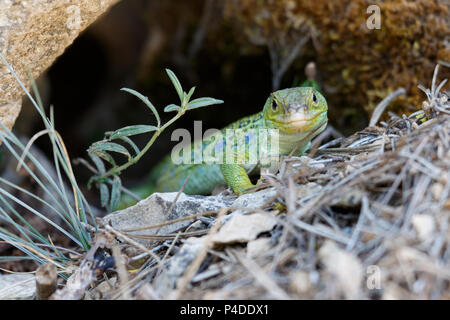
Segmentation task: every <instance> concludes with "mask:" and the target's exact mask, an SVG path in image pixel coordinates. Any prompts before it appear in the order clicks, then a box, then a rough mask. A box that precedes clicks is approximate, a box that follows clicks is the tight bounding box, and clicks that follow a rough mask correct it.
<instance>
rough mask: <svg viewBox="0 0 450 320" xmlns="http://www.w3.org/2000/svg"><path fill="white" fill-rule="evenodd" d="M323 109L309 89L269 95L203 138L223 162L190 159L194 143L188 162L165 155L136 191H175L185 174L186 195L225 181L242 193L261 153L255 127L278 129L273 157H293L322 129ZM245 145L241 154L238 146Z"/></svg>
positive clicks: (318, 97)
mask: <svg viewBox="0 0 450 320" xmlns="http://www.w3.org/2000/svg"><path fill="white" fill-rule="evenodd" d="M327 110H328V107H327V102H326V100H325V98H324V97H323V96H322V94H321V93H320V92H319V91H318V90H317V89H315V88H313V87H296V88H289V89H283V90H279V91H275V92H273V93H272V94H270V96H269V97H268V99H267V101H266V103H265V105H264V108H263V110H262V111H261V112H258V113H256V114H254V115H251V116H248V117H245V118H243V119H240V120H238V121H236V122H234V123H232V124H230V125H228V126H227V127H225V128H223V129H222V130H220V131H218V132H217V133H215V134H212V135H210V136H208V137H207V138H205V139H203V141H202V142H201V143H202V144H201V150H202V151H203V152H205V150H206V151H209V152H211V150H214V152H216V153H217V152H218V151H222V152H223V158H220V157H219V158H220V159H222V160H223V161H222V163H217V162H218V161H216V163H206V161H203V162H200V163H196V162H194V161H193V160H198V159H197V158H196V157H198V155H196V154H194V149H195V148H194V145H193V144H192V145H191V148H190V150H192V151H189V150H188V151H187V152H191V159H190V160H191V164H179V165H177V164H175V163H174V161H173V159H172V158H171V155H168V156H167V157H166V158H165V159H163V160H162V161H161V163H160V164H159V165H157V166H156V167H155V169H154V170H153V171H152V172H151V174H150V183H149V184H147V185H146V186H144V187H140V188H137V189H135V190H134V192H135V193H137V194H138V195H139V196H141V197H143V198H144V197H146V196H148V195H149V194H151V193H152V192H171V191H173V192H175V191H179V190H180V188H181V187H182V186H183V184H184V182H185V180H186V178H188V180H187V182H186V184H185V186H184V189H183V192H185V193H186V194H210V193H211V192H212V191H213V189H214V188H215V187H216V186H219V185H224V186H225V185H229V186H230V187H231V189H232V190H233V191H234V192H235V193H236V194H242V193H244V192H245V191H246V190H247V189H249V188H251V187H253V186H254V185H253V184H252V183H251V181H250V179H249V176H248V173H249V172H250V171H254V170H255V169H256V170H257V169H259V168H260V167H261V165H260V163H257V164H256V165H255V164H254V163H253V164H246V162H248V160H249V159H250V158H251V157H252V156H253V159H255V158H256V160H257V161H260V160H261V157H262V156H263V153H262V152H260V151H259V150H260V148H258V147H260V146H259V145H258V143H260V139H259V135H260V132H264V130H262V131H259V129H266V130H267V129H275V130H277V132H278V137H279V139H278V153H279V154H278V155H275V156H280V155H288V154H291V153H292V151H294V149H295V150H296V151H295V153H294V155H301V154H302V153H304V152H305V151H306V150H307V149H308V148H309V146H310V141H311V139H312V138H314V137H315V136H316V135H318V134H319V133H320V132H322V131H323V130H324V129H325V127H326V125H327ZM227 129H239V130H231V131H230V130H227ZM227 131H228V132H231V133H232V134H233V132H236V133H234V138H235V140H232V139H231V140H229V139H228V137H227V139H223V138H224V137H226V134H227ZM239 141H240V142H239ZM227 144H228V145H227ZM243 146H244V147H245V151H244V152H242V150H243V149H239V147H241V148H242V147H243ZM227 147H228V148H229V149H227ZM268 149H270V142H269V145H268ZM183 152H184V151H183ZM214 152H213V153H214ZM227 152H228V154H229V153H230V152H231V155H232V156H233V157H235V158H234V160H235V161H232V162H231V163H230V162H227V161H226V158H225V157H226V154H227ZM201 154H202V153H201ZM266 156H267V154H266ZM270 156H274V155H273V154H271V155H270ZM236 160H237V161H236ZM197 162H198V161H197ZM126 202H128V201H126ZM129 204H130V203H128V205H129Z"/></svg>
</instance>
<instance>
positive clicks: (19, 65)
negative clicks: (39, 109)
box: [0, 0, 118, 128]
mask: <svg viewBox="0 0 450 320" xmlns="http://www.w3.org/2000/svg"><path fill="white" fill-rule="evenodd" d="M116 2H118V0H101V1H100V0H98V1H92V0H71V1H67V0H54V1H39V0H30V1H11V0H4V1H0V53H1V54H2V55H3V56H4V57H5V59H6V61H7V62H8V63H9V64H10V65H11V66H12V68H13V69H14V71H15V73H16V74H17V76H18V77H19V79H20V80H21V81H23V82H24V84H25V86H26V87H27V88H29V87H30V82H29V81H28V78H29V76H28V74H27V68H28V69H29V70H31V73H32V75H33V78H34V79H37V78H38V77H39V75H40V74H41V73H42V72H43V71H45V70H46V69H47V68H48V67H49V66H50V65H51V64H52V63H53V61H54V60H55V59H56V58H57V57H58V56H60V55H61V54H62V53H63V52H64V50H65V49H66V48H67V47H68V46H69V45H70V44H71V43H72V42H73V40H75V38H76V37H77V36H78V35H79V34H80V33H81V32H82V31H83V30H84V29H85V28H86V27H87V26H89V25H90V24H91V23H92V22H94V21H95V20H96V19H97V18H98V17H99V16H100V15H101V14H103V13H104V12H105V11H106V10H107V9H108V8H110V7H111V6H112V5H113V4H115V3H116ZM0 88H1V90H0V121H2V122H3V123H4V124H5V125H6V126H7V127H8V128H11V127H12V126H13V124H14V122H15V120H16V118H17V116H18V114H19V111H20V108H21V105H22V102H21V98H22V96H23V95H24V94H25V92H23V89H22V88H21V87H20V85H19V84H18V83H17V81H16V80H15V79H14V77H13V76H12V75H11V74H10V73H9V71H8V69H7V67H6V66H5V65H4V64H3V63H0Z"/></svg>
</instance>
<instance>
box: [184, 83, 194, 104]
mask: <svg viewBox="0 0 450 320" xmlns="http://www.w3.org/2000/svg"><path fill="white" fill-rule="evenodd" d="M194 91H195V87H192V88H191V90H189V93H188V94H187V96H186V101H187V102H189V100H191V97H192V95H193V94H194Z"/></svg>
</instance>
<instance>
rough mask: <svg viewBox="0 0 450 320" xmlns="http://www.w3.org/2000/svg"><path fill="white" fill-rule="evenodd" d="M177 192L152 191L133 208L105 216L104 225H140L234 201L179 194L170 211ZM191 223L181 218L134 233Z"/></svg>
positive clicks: (150, 232) (167, 230) (165, 230)
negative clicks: (175, 221) (171, 222)
mask: <svg viewBox="0 0 450 320" xmlns="http://www.w3.org/2000/svg"><path fill="white" fill-rule="evenodd" d="M177 194H178V193H177V192H168V193H154V194H152V195H151V196H149V197H148V198H146V199H144V200H141V201H139V202H138V203H137V204H136V205H134V206H132V207H129V208H126V209H124V210H120V211H116V212H113V213H111V214H109V215H107V216H105V217H104V218H103V222H104V223H105V224H109V223H110V224H111V226H112V227H113V228H115V229H118V230H123V229H131V228H139V227H143V226H151V225H156V224H160V223H163V222H166V221H169V220H175V219H178V218H182V217H185V216H188V215H193V214H196V213H202V212H205V211H210V210H218V209H221V208H225V207H230V206H231V205H232V203H233V202H232V200H230V199H228V198H225V197H221V196H217V197H216V196H208V197H207V196H189V195H186V194H184V193H181V194H180V196H179V198H178V200H177V202H176V204H175V205H174V207H173V209H172V211H171V212H170V213H169V212H168V210H169V208H170V206H171V205H172V203H173V202H174V200H175V198H176V196H177ZM191 223H192V220H186V221H180V222H177V223H173V224H169V225H167V226H163V227H161V228H155V229H150V230H144V231H138V232H136V233H137V234H142V235H155V234H160V235H162V234H169V233H173V232H175V231H176V230H178V229H179V228H182V227H186V226H188V225H189V224H191ZM137 241H140V242H141V243H143V244H146V243H148V242H147V241H144V240H137Z"/></svg>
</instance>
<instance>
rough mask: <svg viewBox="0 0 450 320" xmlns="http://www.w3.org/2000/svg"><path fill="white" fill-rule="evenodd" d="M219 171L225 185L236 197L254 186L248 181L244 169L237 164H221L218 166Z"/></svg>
mask: <svg viewBox="0 0 450 320" xmlns="http://www.w3.org/2000/svg"><path fill="white" fill-rule="evenodd" d="M220 171H222V174H223V177H224V178H225V181H226V183H227V184H228V185H229V186H230V187H231V189H232V190H233V192H234V193H236V194H237V195H241V194H243V193H244V192H245V191H246V190H248V189H250V188H252V187H254V186H255V185H254V184H253V183H252V182H251V181H250V178H249V177H248V174H247V172H245V169H244V168H243V167H242V166H240V165H238V164H222V165H220Z"/></svg>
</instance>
